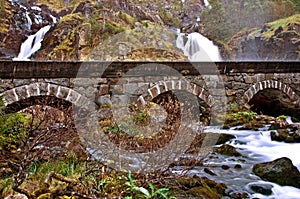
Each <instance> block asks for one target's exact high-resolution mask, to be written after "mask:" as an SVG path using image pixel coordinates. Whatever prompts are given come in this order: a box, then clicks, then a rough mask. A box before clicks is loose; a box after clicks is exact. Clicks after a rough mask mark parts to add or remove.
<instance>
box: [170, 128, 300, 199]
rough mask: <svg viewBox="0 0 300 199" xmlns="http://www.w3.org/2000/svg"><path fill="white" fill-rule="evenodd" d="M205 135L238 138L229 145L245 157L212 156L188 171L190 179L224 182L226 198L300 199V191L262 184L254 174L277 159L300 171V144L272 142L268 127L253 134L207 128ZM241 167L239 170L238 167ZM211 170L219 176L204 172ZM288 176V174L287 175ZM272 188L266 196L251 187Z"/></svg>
mask: <svg viewBox="0 0 300 199" xmlns="http://www.w3.org/2000/svg"><path fill="white" fill-rule="evenodd" d="M204 132H214V133H226V134H232V135H235V136H236V138H235V139H232V140H230V141H229V142H227V144H230V145H232V146H234V147H235V148H236V149H237V151H238V152H240V153H241V154H242V156H239V157H232V156H224V155H221V154H218V153H211V154H210V155H208V156H207V158H206V159H205V160H204V165H203V166H197V167H195V168H194V169H193V170H191V171H189V173H188V174H189V175H194V174H198V175H199V176H206V177H208V178H210V179H212V180H214V181H216V182H223V183H225V184H226V185H227V187H228V188H227V190H226V192H227V194H228V195H231V194H232V193H235V192H239V193H242V192H247V193H248V194H250V198H260V199H263V198H266V199H296V198H300V189H298V188H295V187H292V186H280V185H278V184H276V183H272V182H267V181H263V180H261V179H260V178H259V177H258V176H256V175H255V174H254V173H253V172H252V167H253V166H254V164H257V163H262V162H267V161H273V160H275V159H277V158H281V157H288V158H289V159H291V160H292V162H293V164H294V165H295V166H296V167H297V168H298V169H299V170H300V158H299V154H298V151H299V149H300V143H284V142H276V141H272V140H271V136H270V131H268V130H267V127H265V128H262V129H260V131H254V130H235V129H234V128H232V129H228V130H224V129H222V130H220V129H216V128H211V127H206V129H205V131H204ZM222 165H227V166H229V169H228V170H224V169H222ZM236 165H240V167H236ZM204 168H209V169H210V170H211V171H212V172H213V173H215V174H216V175H210V174H208V173H206V172H204ZM183 169H184V167H176V168H174V171H173V172H175V173H181V172H182V171H183ZM287 172H288V171H287ZM253 185H255V186H267V187H270V190H271V193H270V194H268V195H263V194H261V193H257V192H256V191H254V190H252V189H251V186H253ZM224 198H226V199H228V197H224Z"/></svg>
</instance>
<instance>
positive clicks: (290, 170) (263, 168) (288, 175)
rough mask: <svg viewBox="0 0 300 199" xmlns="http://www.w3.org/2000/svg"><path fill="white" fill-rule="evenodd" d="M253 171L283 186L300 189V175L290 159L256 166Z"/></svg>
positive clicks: (281, 159) (264, 178)
mask: <svg viewBox="0 0 300 199" xmlns="http://www.w3.org/2000/svg"><path fill="white" fill-rule="evenodd" d="M252 171H253V172H254V173H255V174H256V175H257V176H259V177H260V178H262V179H263V180H268V181H271V182H274V183H277V184H279V185H283V186H294V187H297V188H300V173H299V170H298V169H297V167H296V166H294V165H293V163H292V161H291V160H290V159H289V158H286V157H283V158H279V159H276V160H274V161H271V162H264V163H259V164H255V165H254V166H253V168H252Z"/></svg>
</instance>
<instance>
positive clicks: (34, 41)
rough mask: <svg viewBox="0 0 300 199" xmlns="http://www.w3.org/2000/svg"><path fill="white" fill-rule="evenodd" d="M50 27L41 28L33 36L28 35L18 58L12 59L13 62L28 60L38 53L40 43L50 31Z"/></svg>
mask: <svg viewBox="0 0 300 199" xmlns="http://www.w3.org/2000/svg"><path fill="white" fill-rule="evenodd" d="M50 28H51V26H50V25H48V26H45V27H43V28H41V29H40V30H39V31H38V32H36V33H35V34H34V35H30V36H29V37H28V38H27V39H26V40H25V41H24V42H23V43H22V45H21V49H20V53H19V55H18V57H16V58H13V60H14V61H18V60H29V57H30V56H31V55H33V54H34V53H35V52H36V51H38V50H39V49H40V48H41V46H42V43H41V42H42V41H43V38H44V36H45V34H46V33H47V32H48V31H49V30H50Z"/></svg>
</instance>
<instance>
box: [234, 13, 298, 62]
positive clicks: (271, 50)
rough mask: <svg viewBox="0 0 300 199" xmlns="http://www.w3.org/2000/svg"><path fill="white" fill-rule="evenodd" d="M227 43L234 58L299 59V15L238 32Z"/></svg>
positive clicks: (264, 59)
mask: <svg viewBox="0 0 300 199" xmlns="http://www.w3.org/2000/svg"><path fill="white" fill-rule="evenodd" d="M228 45H229V47H231V52H230V55H231V58H232V59H234V60H263V61H273V60H281V61H282V60H286V61H289V60H294V61H295V60H300V15H299V14H298V15H293V16H291V17H288V18H284V19H280V20H276V21H274V22H271V23H266V24H264V25H262V26H261V27H258V28H253V29H250V30H247V31H244V32H241V33H238V34H236V35H235V36H234V37H233V38H232V39H231V40H230V41H229V42H228Z"/></svg>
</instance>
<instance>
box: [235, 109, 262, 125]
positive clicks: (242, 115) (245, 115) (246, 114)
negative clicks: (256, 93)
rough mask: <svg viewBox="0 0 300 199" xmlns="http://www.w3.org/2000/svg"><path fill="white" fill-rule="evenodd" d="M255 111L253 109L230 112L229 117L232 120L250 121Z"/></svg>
mask: <svg viewBox="0 0 300 199" xmlns="http://www.w3.org/2000/svg"><path fill="white" fill-rule="evenodd" d="M256 115H257V113H255V112H253V111H240V112H236V113H232V114H231V117H232V119H233V121H243V122H250V121H251V120H252V119H253V118H254V117H255V116H256Z"/></svg>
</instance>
